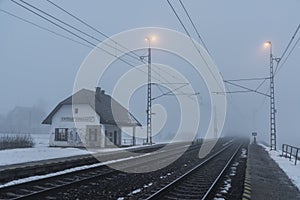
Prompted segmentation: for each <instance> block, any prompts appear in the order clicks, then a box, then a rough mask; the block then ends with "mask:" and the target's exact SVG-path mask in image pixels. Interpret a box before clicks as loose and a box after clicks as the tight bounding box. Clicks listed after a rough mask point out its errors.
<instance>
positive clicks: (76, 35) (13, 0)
mask: <svg viewBox="0 0 300 200" xmlns="http://www.w3.org/2000/svg"><path fill="white" fill-rule="evenodd" d="M11 1H12V2H14V3H15V4H17V5H19V6H21V7H23V8H25V9H26V10H28V11H30V12H32V13H34V14H35V15H37V16H39V17H41V18H42V19H44V20H46V21H48V22H50V23H51V24H53V25H55V26H57V27H59V28H61V29H63V30H64V31H66V32H68V33H70V34H71V35H73V36H75V37H77V38H79V39H81V40H83V41H85V42H87V43H88V44H90V45H92V46H94V47H96V48H97V49H100V50H102V51H104V52H105V53H107V54H109V55H111V56H113V57H115V58H117V59H118V60H121V61H122V62H124V63H125V64H127V65H129V66H131V67H133V68H136V69H137V70H139V71H141V72H142V73H146V74H147V72H145V71H143V70H141V69H139V68H137V67H136V66H135V65H133V64H131V63H129V62H128V61H126V60H124V59H123V58H120V57H117V56H116V55H114V54H113V53H111V52H109V51H107V50H105V49H103V48H101V47H98V46H97V45H95V44H94V43H92V42H90V41H89V40H87V39H85V38H83V37H81V36H80V35H78V34H76V33H74V32H72V31H70V30H68V29H67V28H65V27H63V26H61V25H59V24H57V23H56V22H53V21H52V20H50V19H48V18H46V17H44V16H43V15H40V14H39V13H37V12H35V11H33V10H31V9H30V8H28V7H26V6H24V5H22V4H20V3H18V2H16V1H15V0H11Z"/></svg>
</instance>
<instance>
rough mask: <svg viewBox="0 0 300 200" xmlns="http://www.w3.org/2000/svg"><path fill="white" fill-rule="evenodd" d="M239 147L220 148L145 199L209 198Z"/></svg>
mask: <svg viewBox="0 0 300 200" xmlns="http://www.w3.org/2000/svg"><path fill="white" fill-rule="evenodd" d="M240 147H241V145H239V146H238V147H235V148H234V147H232V146H231V147H226V148H224V149H222V150H220V151H219V152H217V153H215V154H214V155H212V156H210V157H209V158H207V159H205V160H204V161H203V162H201V163H200V164H199V165H197V166H195V167H194V168H193V169H191V170H189V171H188V172H186V173H185V174H183V175H182V176H180V177H179V178H177V179H176V180H174V181H172V182H171V183H169V184H167V185H166V186H164V187H163V188H161V189H160V190H158V191H157V192H155V193H154V194H152V195H151V196H149V197H147V198H146V199H147V200H154V199H182V200H184V199H189V200H190V199H197V200H199V199H202V200H205V199H211V197H210V195H211V193H212V191H213V190H214V189H216V188H215V187H216V186H217V183H218V181H219V180H220V178H221V177H222V176H223V175H224V173H225V172H226V169H227V168H228V166H229V164H230V163H231V162H232V160H233V159H234V157H235V156H236V154H237V153H238V151H239V149H240Z"/></svg>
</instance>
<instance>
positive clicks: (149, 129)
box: [141, 36, 155, 145]
mask: <svg viewBox="0 0 300 200" xmlns="http://www.w3.org/2000/svg"><path fill="white" fill-rule="evenodd" d="M145 40H146V41H147V42H148V44H149V46H148V56H145V57H148V84H147V110H146V113H147V139H146V144H150V145H152V122H151V116H152V109H151V107H152V105H151V104H152V97H151V85H152V83H151V46H150V45H151V42H152V41H155V37H154V36H152V37H146V38H145ZM141 58H143V57H141Z"/></svg>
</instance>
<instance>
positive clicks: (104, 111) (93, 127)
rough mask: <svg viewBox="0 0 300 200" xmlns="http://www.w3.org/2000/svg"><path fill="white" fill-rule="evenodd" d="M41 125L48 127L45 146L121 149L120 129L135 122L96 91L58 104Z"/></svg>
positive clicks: (100, 91) (106, 95) (111, 101)
mask: <svg viewBox="0 0 300 200" xmlns="http://www.w3.org/2000/svg"><path fill="white" fill-rule="evenodd" d="M42 124H48V125H50V126H51V127H50V138H49V146H53V147H54V146H56V147H58V146H59V147H89V148H105V147H112V146H114V145H115V146H121V145H122V127H132V131H133V142H132V144H133V145H134V144H135V142H134V141H135V137H134V136H135V128H136V127H137V126H141V124H140V123H139V122H138V120H137V119H136V118H135V117H134V116H133V115H132V114H131V113H130V112H129V111H128V110H127V109H126V108H124V107H123V106H122V105H121V104H120V103H118V102H117V101H116V100H115V99H113V98H112V97H111V96H110V95H108V94H106V93H105V91H104V90H101V88H100V87H97V88H96V91H92V90H88V89H81V90H79V91H78V92H76V93H75V94H73V95H71V96H70V97H68V98H66V99H65V100H63V101H61V102H60V103H59V104H58V105H57V106H56V107H55V108H54V109H53V110H52V111H51V112H50V114H49V115H48V116H47V117H46V118H45V120H44V121H43V122H42Z"/></svg>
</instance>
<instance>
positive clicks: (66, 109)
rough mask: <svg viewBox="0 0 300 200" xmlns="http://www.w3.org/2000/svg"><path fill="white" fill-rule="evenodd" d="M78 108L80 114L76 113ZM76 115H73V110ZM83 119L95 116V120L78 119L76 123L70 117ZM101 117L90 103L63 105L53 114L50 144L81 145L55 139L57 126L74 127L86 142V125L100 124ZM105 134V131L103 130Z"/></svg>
mask: <svg viewBox="0 0 300 200" xmlns="http://www.w3.org/2000/svg"><path fill="white" fill-rule="evenodd" d="M75 108H78V114H75V112H74V110H75ZM72 109H73V112H74V116H73V112H72ZM72 118H73V119H75V120H76V119H81V118H94V120H93V121H88V122H87V121H77V120H76V121H77V122H76V123H75V122H74V121H72V120H69V119H72ZM99 122H100V117H99V116H98V115H97V114H96V113H95V111H94V110H93V108H92V107H91V106H90V105H88V104H74V105H73V107H72V105H63V106H62V107H61V108H60V109H59V110H58V111H57V112H56V114H55V115H54V116H53V118H52V125H51V132H50V142H49V145H50V146H81V145H80V144H78V143H77V144H76V143H72V142H71V143H70V142H67V141H54V137H55V128H68V129H74V128H76V131H77V132H78V134H79V135H80V139H81V141H82V142H83V143H85V139H86V138H85V136H86V126H87V125H99ZM101 132H102V134H103V136H104V131H101Z"/></svg>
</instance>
